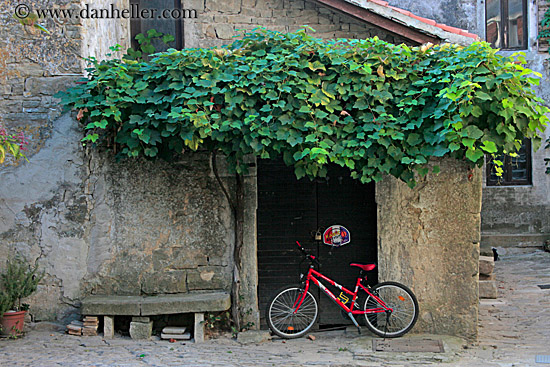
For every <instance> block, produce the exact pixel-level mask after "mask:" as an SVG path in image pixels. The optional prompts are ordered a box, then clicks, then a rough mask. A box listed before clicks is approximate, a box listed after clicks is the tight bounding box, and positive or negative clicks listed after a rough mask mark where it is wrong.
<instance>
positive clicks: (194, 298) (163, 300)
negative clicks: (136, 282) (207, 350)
mask: <svg viewBox="0 0 550 367" xmlns="http://www.w3.org/2000/svg"><path fill="white" fill-rule="evenodd" d="M230 307H231V298H230V296H229V294H228V293H226V292H208V293H186V294H168V295H161V296H151V297H143V299H142V301H141V316H151V315H166V314H174V313H191V312H215V311H225V310H228V309H229V308H230Z"/></svg>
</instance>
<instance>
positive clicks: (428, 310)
mask: <svg viewBox="0 0 550 367" xmlns="http://www.w3.org/2000/svg"><path fill="white" fill-rule="evenodd" d="M432 164H438V165H439V166H440V168H441V172H440V173H439V174H432V173H430V174H428V176H427V177H426V178H424V179H420V180H419V182H418V185H417V186H416V187H415V188H414V189H412V190H411V189H409V188H408V187H407V185H406V184H404V183H403V182H401V181H398V180H397V179H395V178H393V177H386V178H384V180H382V181H381V182H379V183H378V184H377V186H376V202H377V204H378V241H379V242H378V278H379V280H380V281H388V280H394V281H398V282H401V283H403V284H405V285H408V286H409V287H410V288H411V289H412V290H413V292H414V293H415V294H416V296H417V298H418V303H419V307H420V316H419V318H418V322H417V326H415V328H414V329H413V330H414V331H415V332H428V333H436V334H448V335H459V336H463V337H466V338H469V339H475V337H476V336H477V317H478V316H477V315H478V283H477V280H478V266H479V265H478V260H479V241H480V211H481V172H480V170H479V169H475V170H469V169H468V168H467V167H466V166H465V165H464V164H463V163H461V162H459V161H456V160H452V159H450V158H446V159H442V160H437V161H433V162H432Z"/></svg>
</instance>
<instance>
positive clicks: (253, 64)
mask: <svg viewBox="0 0 550 367" xmlns="http://www.w3.org/2000/svg"><path fill="white" fill-rule="evenodd" d="M518 60H519V62H518ZM522 61H523V60H522V57H521V56H519V57H517V58H516V59H515V60H514V59H512V58H506V57H502V56H500V55H497V54H496V50H494V49H492V48H491V47H490V46H489V44H487V43H485V42H482V43H474V44H472V45H471V46H468V47H459V46H455V45H449V44H444V45H437V46H433V47H430V46H421V47H414V48H410V47H407V46H406V45H399V46H396V45H393V44H389V43H386V42H383V41H381V40H379V39H377V38H373V39H365V40H344V39H340V40H337V41H335V40H331V41H324V40H320V39H316V38H312V37H310V36H309V35H307V34H306V33H305V32H303V31H298V32H296V33H290V34H281V33H278V32H272V31H267V30H262V29H260V30H257V31H255V32H252V33H249V34H246V35H244V36H243V38H242V39H240V40H237V41H235V42H234V43H233V44H232V45H230V46H228V47H227V48H226V49H185V50H183V51H175V50H169V51H167V52H164V53H158V54H156V55H154V57H152V58H151V60H150V61H148V62H136V61H130V60H108V61H101V62H96V61H95V60H94V64H93V67H92V68H91V69H89V71H90V77H89V80H87V83H85V84H82V85H79V86H77V87H74V88H72V89H69V91H68V92H67V93H66V94H65V95H64V97H63V103H64V104H65V105H67V106H69V107H71V108H75V109H79V110H80V113H79V115H80V116H79V117H82V119H81V121H85V124H84V126H85V130H86V132H87V135H86V137H85V138H84V141H90V142H93V143H98V142H101V141H106V142H112V141H113V139H114V142H115V143H116V144H115V145H110V146H112V147H116V149H117V151H118V154H119V155H123V156H130V157H137V156H146V157H157V156H160V157H166V158H169V157H171V156H173V155H174V154H179V153H181V152H183V151H184V150H185V149H190V150H197V149H208V150H220V151H222V152H223V153H225V155H226V156H227V158H228V161H229V163H230V167H232V168H234V169H236V171H237V172H242V171H244V170H245V169H246V166H245V164H244V162H243V157H244V156H245V155H247V154H254V155H256V156H259V157H261V158H273V157H276V156H280V155H282V156H283V158H284V160H285V162H286V163H287V164H288V165H293V166H294V168H295V173H296V176H297V177H298V178H300V177H303V176H305V175H308V176H310V177H311V176H318V175H320V176H323V175H324V174H326V164H327V163H329V162H335V163H337V164H339V165H341V166H346V167H348V168H349V169H350V171H351V173H352V176H353V177H355V178H358V179H360V180H361V181H363V182H368V181H371V180H375V181H377V180H379V179H381V178H382V176H383V174H391V175H393V176H395V177H398V178H400V179H402V180H403V181H405V182H407V183H409V184H410V185H411V186H412V185H414V183H415V181H414V172H418V173H420V174H422V175H423V174H426V173H427V170H428V169H427V168H426V163H427V162H428V159H429V158H430V157H432V156H435V157H441V156H445V155H448V156H452V157H455V158H458V159H465V160H466V161H468V162H470V163H471V164H472V165H481V164H482V163H483V157H484V153H492V154H501V153H503V152H506V153H510V152H515V151H516V149H517V148H518V147H519V145H520V143H521V140H522V139H524V138H526V137H527V138H531V139H533V142H534V146H535V147H538V145H540V136H539V134H540V132H542V131H543V130H544V128H545V126H546V122H547V120H548V119H547V117H545V115H544V114H545V113H546V112H548V111H549V110H548V109H547V108H546V107H544V106H542V105H541V100H539V99H538V98H537V97H536V96H535V94H534V92H533V91H532V89H531V84H537V83H538V78H535V77H534V76H533V74H534V73H533V72H532V71H531V70H528V69H525V68H524V67H522V66H521V64H520V62H522ZM539 76H540V75H539Z"/></svg>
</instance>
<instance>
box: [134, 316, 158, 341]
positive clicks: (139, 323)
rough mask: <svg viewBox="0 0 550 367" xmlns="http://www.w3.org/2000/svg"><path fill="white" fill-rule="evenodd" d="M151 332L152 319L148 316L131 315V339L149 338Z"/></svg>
mask: <svg viewBox="0 0 550 367" xmlns="http://www.w3.org/2000/svg"><path fill="white" fill-rule="evenodd" d="M152 333H153V321H150V319H149V318H148V317H132V322H130V337H131V338H132V339H149V338H150V337H151V334H152Z"/></svg>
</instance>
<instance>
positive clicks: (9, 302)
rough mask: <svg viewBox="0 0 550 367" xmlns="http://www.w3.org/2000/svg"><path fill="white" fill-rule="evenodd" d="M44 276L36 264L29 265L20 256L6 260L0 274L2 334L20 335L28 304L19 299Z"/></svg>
mask: <svg viewBox="0 0 550 367" xmlns="http://www.w3.org/2000/svg"><path fill="white" fill-rule="evenodd" d="M43 276H44V274H43V273H40V274H39V273H38V265H35V266H34V267H33V266H31V265H30V264H29V263H28V262H27V261H25V260H23V259H22V258H20V257H15V258H13V259H11V260H8V261H7V262H6V268H5V271H4V272H3V273H1V274H0V315H1V316H2V317H1V318H0V327H1V328H2V330H1V332H2V334H4V335H9V336H12V337H15V336H18V335H21V333H22V332H23V326H24V322H25V313H26V311H27V310H28V309H29V305H27V304H25V303H21V299H23V298H25V297H28V296H30V295H31V294H32V293H33V292H34V291H36V287H37V285H38V282H40V280H41V279H42V277H43Z"/></svg>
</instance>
